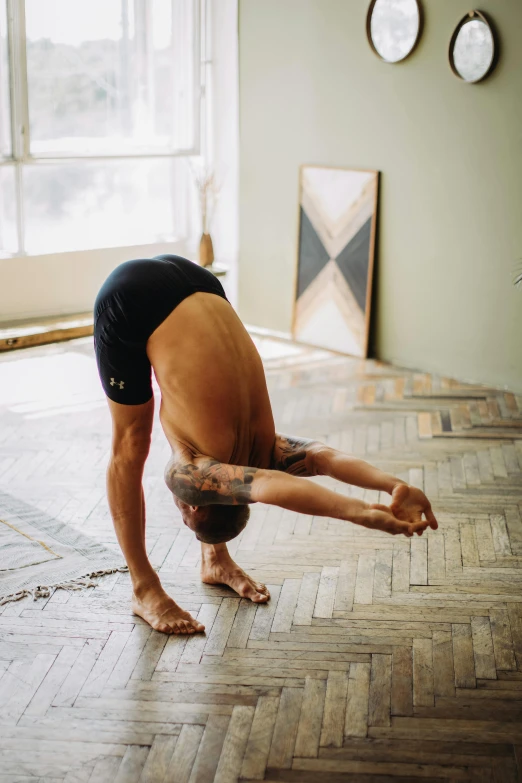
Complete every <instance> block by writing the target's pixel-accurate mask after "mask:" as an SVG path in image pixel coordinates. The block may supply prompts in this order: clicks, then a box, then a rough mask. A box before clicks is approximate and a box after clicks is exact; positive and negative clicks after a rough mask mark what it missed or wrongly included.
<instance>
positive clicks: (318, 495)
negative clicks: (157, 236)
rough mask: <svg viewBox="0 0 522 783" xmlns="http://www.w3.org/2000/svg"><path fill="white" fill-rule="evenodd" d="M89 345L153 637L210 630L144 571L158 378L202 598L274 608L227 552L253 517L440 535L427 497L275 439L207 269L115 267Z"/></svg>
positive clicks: (123, 536)
mask: <svg viewBox="0 0 522 783" xmlns="http://www.w3.org/2000/svg"><path fill="white" fill-rule="evenodd" d="M94 335H95V348H96V358H97V362H98V368H99V372H100V378H101V381H102V385H103V388H104V391H105V393H106V395H107V397H108V403H109V407H110V411H111V415H112V422H113V441H112V453H111V458H110V463H109V467H108V472H107V491H108V498H109V505H110V509H111V514H112V518H113V521H114V525H115V529H116V534H117V536H118V541H119V543H120V546H121V548H122V551H123V554H124V556H125V559H126V561H127V564H128V566H129V571H130V576H131V580H132V585H133V591H134V592H133V601H132V608H133V611H134V612H135V613H136V614H138V615H140V616H141V617H143V619H144V620H146V621H147V622H148V623H149V624H150V625H151V626H152V627H153V628H155V629H156V630H158V631H163V632H165V633H189V634H190V633H195V632H197V631H204V630H205V629H204V626H203V625H202V624H201V623H199V622H198V621H197V620H195V619H194V618H193V617H192V616H191V615H190V614H189V613H188V612H185V611H183V609H181V608H180V607H179V606H178V605H177V604H176V603H175V602H174V601H173V599H172V598H171V597H170V596H169V595H168V594H167V593H166V592H165V591H164V590H163V588H162V586H161V583H160V580H159V577H158V575H157V573H156V572H155V571H154V569H153V568H152V566H151V564H150V562H149V560H148V558H147V553H146V548H145V502H144V496H143V488H142V476H143V468H144V464H145V460H146V459H147V455H148V452H149V447H150V439H151V431H152V421H153V411H154V398H153V394H152V387H151V365H152V367H153V368H154V373H155V375H156V379H157V381H158V384H159V387H160V389H161V407H160V420H161V425H162V427H163V431H164V432H165V435H166V437H167V439H168V441H169V443H170V446H171V447H172V457H171V459H170V460H169V463H168V465H167V468H166V471H165V480H166V483H167V486H168V487H169V489H170V490H171V491H172V493H173V495H174V500H175V502H176V504H177V506H178V508H179V509H180V511H181V515H182V517H183V522H184V523H185V525H187V526H188V527H189V528H190V529H191V530H192V531H194V533H195V534H196V536H197V538H198V539H199V540H200V541H201V579H202V581H203V582H205V583H206V584H225V585H228V586H229V587H231V588H232V589H233V590H235V591H236V592H237V593H238V594H239V595H240V596H243V597H245V598H250V599H251V600H252V601H254V602H256V603H262V602H264V601H268V599H269V597H270V595H269V592H268V590H267V588H266V586H265V585H263V584H260V583H258V582H256V581H254V580H253V579H252V578H251V577H249V576H248V575H247V574H246V573H245V572H244V571H243V570H242V569H241V568H240V567H239V566H238V565H236V563H235V562H234V561H233V560H232V558H231V557H230V555H229V553H228V550H227V547H226V543H225V542H226V541H229V540H230V539H232V538H234V537H235V536H236V535H238V534H239V533H240V532H241V530H242V529H243V528H244V527H245V525H246V523H247V520H248V515H249V509H248V504H250V503H256V502H261V503H269V504H274V505H277V506H281V507H282V508H286V509H290V510H291V511H296V512H299V513H303V514H313V515H315V516H325V517H333V518H335V519H341V520H345V521H347V522H353V523H355V524H356V525H362V526H364V527H368V528H371V529H377V530H384V531H386V532H388V533H392V534H397V533H400V534H404V535H406V536H412V535H413V534H414V533H417V534H418V535H422V533H423V531H424V530H425V529H426V527H428V526H430V527H431V528H433V529H436V528H437V521H436V519H435V517H434V515H433V513H432V510H431V506H430V504H429V502H428V500H427V498H426V497H425V495H424V494H423V493H422V492H421V491H420V490H418V489H415V488H413V487H410V486H408V485H407V484H405V483H404V482H402V481H400V480H399V479H396V478H394V477H393V476H391V475H388V474H386V473H383V472H382V471H380V470H378V469H377V468H374V467H372V466H371V465H369V464H368V463H366V462H363V461H362V460H359V459H354V458H352V457H349V456H347V455H345V454H342V453H341V452H339V451H336V450H335V449H333V448H330V447H328V446H325V445H323V444H321V443H318V442H316V441H311V440H306V439H302V438H293V437H288V436H284V435H279V434H277V433H276V431H275V428H274V420H273V416H272V409H271V407H270V400H269V397H268V392H267V387H266V381H265V375H264V371H263V366H262V363H261V359H260V357H259V354H258V352H257V350H256V348H255V346H254V344H253V342H252V340H251V339H250V337H249V335H248V333H247V331H246V330H245V328H244V326H243V325H242V323H241V321H240V320H239V318H238V316H237V315H236V313H235V312H234V310H233V309H232V307H231V306H230V304H229V303H228V301H227V299H226V296H225V293H224V291H223V288H222V286H221V284H220V283H219V281H218V280H217V279H216V278H215V277H214V276H213V275H212V274H211V273H210V272H209V271H207V270H206V269H203V268H202V267H199V266H197V265H196V264H194V263H192V262H191V261H187V260H186V259H183V258H179V257H178V256H169V255H165V256H158V257H156V258H154V259H140V260H136V261H127V262H126V263H124V264H121V265H120V266H119V267H118V268H117V269H115V270H114V272H112V274H111V275H110V276H109V278H108V279H107V281H106V282H105V283H104V285H103V286H102V289H101V290H100V293H99V294H98V297H97V300H96V305H95V331H94ZM316 475H327V476H332V477H333V478H335V479H338V480H340V481H344V482H346V483H348V484H354V485H356V486H359V487H366V488H369V489H377V490H382V491H385V492H388V493H390V495H391V504H390V507H387V506H383V505H377V504H372V505H370V504H368V503H365V502H363V501H361V500H354V499H352V498H348V497H345V496H344V495H342V494H338V493H336V492H332V491H331V490H329V489H326V488H325V487H322V486H319V485H317V484H315V483H314V482H311V481H307V480H306V478H304V477H305V476H316ZM423 515H424V519H423Z"/></svg>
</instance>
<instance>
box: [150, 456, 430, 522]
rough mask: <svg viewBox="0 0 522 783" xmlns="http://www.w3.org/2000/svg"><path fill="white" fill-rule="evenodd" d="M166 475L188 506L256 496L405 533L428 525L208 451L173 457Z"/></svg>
mask: <svg viewBox="0 0 522 783" xmlns="http://www.w3.org/2000/svg"><path fill="white" fill-rule="evenodd" d="M165 481H166V483H167V486H168V487H169V489H170V490H171V492H173V493H174V494H175V495H176V496H177V497H178V498H180V500H182V501H183V502H184V503H187V504H188V505H191V506H205V505H210V504H213V503H220V504H226V505H237V504H246V503H256V502H260V503H267V504H270V505H275V506H281V507H282V508H286V509H289V510H290V511H296V512H298V513H301V514H311V515H314V516H324V517H332V518H334V519H341V520H345V521H349V522H354V523H355V524H358V525H362V526H364V527H368V528H372V529H376V530H384V531H386V532H388V533H392V534H397V533H402V534H404V535H406V536H411V535H413V533H416V532H418V533H421V532H422V531H423V530H424V529H425V528H426V526H427V523H426V522H421V521H419V522H418V523H416V524H411V523H410V522H409V521H408V520H400V519H398V518H396V517H395V516H394V515H393V514H392V513H391V511H390V509H389V508H386V506H370V504H368V503H365V502H363V501H362V500H356V499H354V498H348V497H346V496H344V495H341V494H338V493H337V492H332V491H331V490H330V489H327V488H326V487H322V486H320V485H318V484H315V483H313V482H312V481H307V480H306V479H303V478H297V477H296V476H293V475H290V474H288V473H284V472H281V471H278V470H264V469H260V468H253V467H243V466H239V465H226V464H223V463H221V462H218V461H217V460H213V459H211V458H210V457H203V456H201V457H195V458H189V457H188V456H184V457H182V458H180V457H178V456H175V457H173V458H172V459H171V460H170V462H169V464H168V465H167V468H166V471H165Z"/></svg>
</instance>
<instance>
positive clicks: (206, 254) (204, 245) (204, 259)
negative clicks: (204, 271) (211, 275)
mask: <svg viewBox="0 0 522 783" xmlns="http://www.w3.org/2000/svg"><path fill="white" fill-rule="evenodd" d="M213 261H214V248H213V246H212V237H211V236H210V234H202V235H201V241H200V243H199V263H200V264H201V266H210V265H211V264H212V262H213Z"/></svg>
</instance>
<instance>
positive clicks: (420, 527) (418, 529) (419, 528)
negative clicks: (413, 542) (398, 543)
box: [410, 520, 429, 536]
mask: <svg viewBox="0 0 522 783" xmlns="http://www.w3.org/2000/svg"><path fill="white" fill-rule="evenodd" d="M428 525H429V522H428V521H427V520H421V521H420V522H414V523H413V524H412V525H410V527H411V530H412V533H417V534H418V535H419V536H420V535H422V534H423V533H424V531H425V530H426V528H427V527H428Z"/></svg>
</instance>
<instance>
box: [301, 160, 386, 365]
mask: <svg viewBox="0 0 522 783" xmlns="http://www.w3.org/2000/svg"><path fill="white" fill-rule="evenodd" d="M378 193H379V172H378V171H374V170H361V169H348V168H335V167H329V166H313V165H303V166H301V167H300V172H299V229H298V246H297V263H296V274H295V288H294V291H295V295H294V311H293V322H292V333H293V336H294V339H295V340H297V341H299V342H303V343H307V344H309V345H315V346H317V347H320V348H327V349H330V350H334V351H338V352H340V353H344V354H348V355H351V356H358V357H361V358H366V357H367V356H368V338H369V331H370V316H371V312H370V310H371V301H372V286H373V271H374V260H375V251H376V230H377V208H378Z"/></svg>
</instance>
